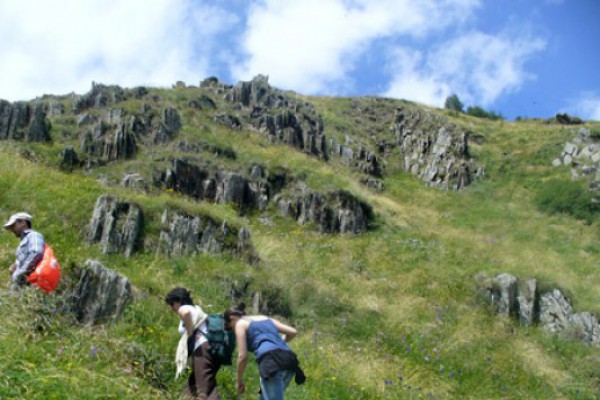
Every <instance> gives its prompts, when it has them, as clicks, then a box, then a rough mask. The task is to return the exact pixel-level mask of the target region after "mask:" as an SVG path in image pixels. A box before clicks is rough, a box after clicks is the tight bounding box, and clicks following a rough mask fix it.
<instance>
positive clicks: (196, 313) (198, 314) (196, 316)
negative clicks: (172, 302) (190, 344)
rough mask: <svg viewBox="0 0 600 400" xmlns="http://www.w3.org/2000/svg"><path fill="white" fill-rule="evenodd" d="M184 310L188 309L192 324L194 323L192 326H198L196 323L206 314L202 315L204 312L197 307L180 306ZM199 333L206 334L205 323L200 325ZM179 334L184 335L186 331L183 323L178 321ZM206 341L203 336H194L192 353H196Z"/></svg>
mask: <svg viewBox="0 0 600 400" xmlns="http://www.w3.org/2000/svg"><path fill="white" fill-rule="evenodd" d="M184 307H185V309H189V310H190V312H191V313H192V322H193V323H194V326H196V325H198V322H200V320H201V319H202V318H204V316H205V315H206V314H204V312H203V311H202V309H201V308H200V307H198V306H191V305H189V304H186V305H183V306H181V308H184ZM199 328H200V331H201V332H203V333H206V332H207V329H208V328H207V326H206V322H202V324H200V326H199ZM179 333H180V334H182V335H183V334H184V333H186V329H185V325H184V324H183V321H179ZM206 341H207V339H206V337H205V336H204V335H196V343H195V344H194V351H196V349H197V348H198V347H200V346H202V344H203V343H204V342H206Z"/></svg>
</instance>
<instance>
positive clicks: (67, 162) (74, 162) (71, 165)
mask: <svg viewBox="0 0 600 400" xmlns="http://www.w3.org/2000/svg"><path fill="white" fill-rule="evenodd" d="M60 156H61V161H60V168H61V169H63V170H65V171H69V172H71V171H73V170H74V169H75V168H79V167H80V166H81V161H80V160H79V157H78V156H77V152H76V151H75V148H74V147H73V146H67V147H65V148H64V149H62V151H61V152H60Z"/></svg>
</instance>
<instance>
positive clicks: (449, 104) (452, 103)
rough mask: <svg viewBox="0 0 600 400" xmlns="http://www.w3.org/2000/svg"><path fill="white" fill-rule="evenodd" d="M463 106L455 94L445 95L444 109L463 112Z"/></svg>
mask: <svg viewBox="0 0 600 400" xmlns="http://www.w3.org/2000/svg"><path fill="white" fill-rule="evenodd" d="M463 107H464V104H463V103H462V102H461V101H460V99H459V98H458V96H457V95H456V94H452V95H450V96H448V97H446V102H445V103H444V108H445V109H447V110H451V111H455V112H457V113H461V112H463Z"/></svg>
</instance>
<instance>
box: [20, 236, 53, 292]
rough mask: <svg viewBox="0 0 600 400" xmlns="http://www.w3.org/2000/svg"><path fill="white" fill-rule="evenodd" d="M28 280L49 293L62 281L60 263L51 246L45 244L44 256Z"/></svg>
mask: <svg viewBox="0 0 600 400" xmlns="http://www.w3.org/2000/svg"><path fill="white" fill-rule="evenodd" d="M27 280H28V281H29V283H31V284H32V285H35V286H37V287H39V288H40V289H42V290H43V291H44V292H46V293H48V294H49V293H51V292H53V291H54V289H56V286H58V281H60V265H59V264H58V260H57V259H56V257H55V256H54V252H53V251H52V249H51V248H50V246H48V245H44V257H43V258H42V261H41V262H40V263H39V264H38V266H37V267H36V268H35V271H33V272H32V273H31V274H29V276H28V277H27Z"/></svg>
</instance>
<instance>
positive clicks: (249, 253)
mask: <svg viewBox="0 0 600 400" xmlns="http://www.w3.org/2000/svg"><path fill="white" fill-rule="evenodd" d="M161 222H162V224H163V229H162V230H161V232H160V246H159V252H164V253H166V254H168V255H171V256H182V255H186V254H195V253H211V254H218V253H223V252H229V253H231V254H234V255H236V256H239V257H241V258H243V259H246V260H247V261H249V262H256V261H258V256H257V254H256V253H255V251H254V248H253V247H252V244H251V241H250V233H249V232H248V231H247V230H246V229H244V228H241V229H240V230H236V229H234V228H232V227H230V226H229V225H227V223H226V222H221V223H218V222H216V221H214V220H213V219H211V218H209V217H206V216H199V215H195V216H189V215H184V214H180V213H178V212H173V211H168V210H165V211H164V213H163V215H162V218H161Z"/></svg>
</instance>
